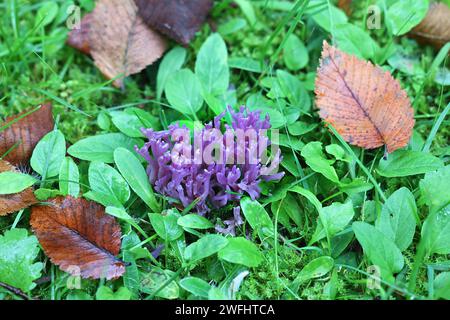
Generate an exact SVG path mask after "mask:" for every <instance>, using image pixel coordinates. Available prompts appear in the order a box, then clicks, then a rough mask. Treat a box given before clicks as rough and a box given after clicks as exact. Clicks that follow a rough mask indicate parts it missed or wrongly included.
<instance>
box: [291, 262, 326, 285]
mask: <svg viewBox="0 0 450 320" xmlns="http://www.w3.org/2000/svg"><path fill="white" fill-rule="evenodd" d="M333 267H334V260H333V258H331V257H327V256H323V257H320V258H317V259H314V260H312V261H310V262H309V263H308V264H307V265H306V266H305V267H304V268H303V269H302V270H301V271H300V273H299V274H298V276H297V278H295V279H294V281H293V283H292V287H293V289H294V290H293V291H294V292H297V291H298V287H299V286H300V284H302V283H303V282H305V281H308V280H311V279H315V278H320V277H323V276H324V275H326V274H327V273H328V272H330V271H331V270H332V269H333Z"/></svg>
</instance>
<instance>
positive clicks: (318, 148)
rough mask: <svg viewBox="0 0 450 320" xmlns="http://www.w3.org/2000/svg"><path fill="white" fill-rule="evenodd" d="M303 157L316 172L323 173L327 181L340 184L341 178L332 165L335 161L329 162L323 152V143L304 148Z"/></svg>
mask: <svg viewBox="0 0 450 320" xmlns="http://www.w3.org/2000/svg"><path fill="white" fill-rule="evenodd" d="M301 155H302V157H303V158H305V160H306V164H307V165H308V166H309V167H310V168H311V169H312V170H314V171H316V172H319V173H321V174H322V175H323V176H325V177H326V178H327V179H329V180H331V181H333V182H334V183H337V184H339V183H340V182H339V178H338V176H337V174H336V170H334V168H333V166H332V164H333V163H334V160H328V159H327V158H326V157H325V154H324V153H323V150H322V143H321V142H318V141H314V142H310V143H308V144H307V145H305V146H304V147H303V148H302V151H301Z"/></svg>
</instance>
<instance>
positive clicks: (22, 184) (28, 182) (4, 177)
mask: <svg viewBox="0 0 450 320" xmlns="http://www.w3.org/2000/svg"><path fill="white" fill-rule="evenodd" d="M36 182H37V180H36V179H35V178H34V177H32V176H30V175H28V174H24V173H20V172H12V171H6V172H2V173H0V195H4V194H14V193H19V192H22V191H23V190H25V189H26V188H29V187H31V186H32V185H33V184H35V183H36Z"/></svg>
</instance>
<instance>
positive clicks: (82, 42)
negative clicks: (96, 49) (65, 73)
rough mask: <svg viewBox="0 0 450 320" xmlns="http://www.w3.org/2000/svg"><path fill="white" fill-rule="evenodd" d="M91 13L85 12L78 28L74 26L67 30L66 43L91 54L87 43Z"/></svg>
mask: <svg viewBox="0 0 450 320" xmlns="http://www.w3.org/2000/svg"><path fill="white" fill-rule="evenodd" d="M91 21H92V13H88V14H86V15H85V16H84V17H83V19H81V22H80V25H79V27H78V28H74V29H72V30H71V31H70V32H69V36H68V38H67V44H68V45H69V46H71V47H73V48H75V49H78V50H80V51H81V52H83V53H85V54H88V55H89V54H91V48H90V45H89V32H90V30H91Z"/></svg>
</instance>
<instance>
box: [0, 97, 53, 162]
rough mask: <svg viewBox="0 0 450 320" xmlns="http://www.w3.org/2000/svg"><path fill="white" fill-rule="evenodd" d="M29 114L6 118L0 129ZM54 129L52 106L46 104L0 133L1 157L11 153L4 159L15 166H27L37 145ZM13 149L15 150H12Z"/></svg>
mask: <svg viewBox="0 0 450 320" xmlns="http://www.w3.org/2000/svg"><path fill="white" fill-rule="evenodd" d="M27 112H29V111H25V112H22V113H20V114H19V115H16V116H13V117H9V118H6V121H5V122H4V123H2V124H0V128H1V127H3V126H5V125H7V124H8V123H11V121H14V120H16V119H18V118H20V117H21V116H23V115H24V114H26V113H27ZM53 127H54V122H53V115H52V105H51V104H44V105H42V106H41V107H40V108H39V109H38V110H37V111H35V112H33V113H31V114H29V115H27V116H25V117H24V118H22V119H20V120H18V121H17V122H15V123H13V124H12V125H11V126H9V127H8V128H7V129H6V130H4V131H1V132H0V157H1V156H2V155H4V154H5V153H7V152H8V151H10V152H9V153H8V155H6V157H4V158H3V159H4V160H6V161H8V162H10V163H11V164H13V165H25V164H27V163H28V162H29V161H30V158H31V154H32V153H33V150H34V147H35V146H36V144H37V143H38V142H39V141H40V140H41V139H42V137H43V136H45V135H46V134H47V133H49V132H50V131H52V130H53ZM16 144H17V145H16ZM15 145H16V146H15ZM14 146H15V147H14ZM13 147H14V148H13ZM11 148H13V149H12V150H11Z"/></svg>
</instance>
